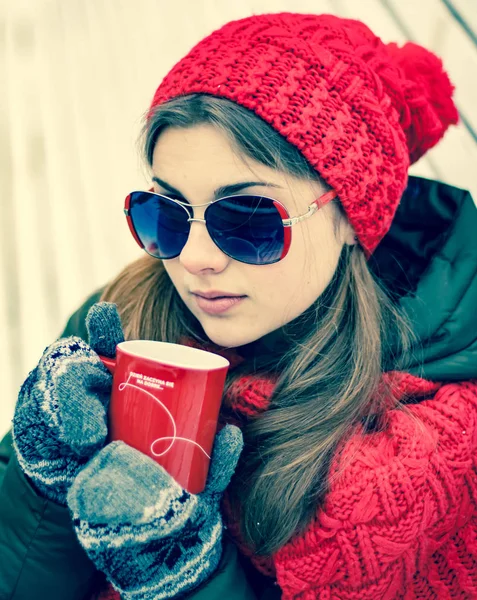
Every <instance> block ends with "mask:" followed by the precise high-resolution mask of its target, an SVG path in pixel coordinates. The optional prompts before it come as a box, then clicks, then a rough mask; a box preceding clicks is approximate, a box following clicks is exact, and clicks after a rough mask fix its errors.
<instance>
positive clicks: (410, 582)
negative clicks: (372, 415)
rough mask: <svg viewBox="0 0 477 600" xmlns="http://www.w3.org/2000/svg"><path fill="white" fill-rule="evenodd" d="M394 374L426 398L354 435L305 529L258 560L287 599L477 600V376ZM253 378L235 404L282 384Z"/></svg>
mask: <svg viewBox="0 0 477 600" xmlns="http://www.w3.org/2000/svg"><path fill="white" fill-rule="evenodd" d="M385 378H387V379H388V382H391V383H392V389H393V395H394V397H395V399H397V400H400V399H404V398H407V399H409V398H414V399H415V400H416V399H419V402H417V403H413V404H409V405H408V406H407V411H402V410H400V409H391V410H389V411H388V423H389V425H388V427H387V429H386V430H385V431H382V432H378V433H373V434H368V435H366V436H361V435H360V434H359V432H358V433H357V434H356V435H354V436H353V437H352V438H350V439H349V440H348V441H347V442H346V443H345V444H344V445H343V447H342V448H341V450H340V452H338V453H337V454H336V456H335V458H334V460H333V462H332V465H331V470H330V475H333V474H334V473H338V472H339V473H341V475H340V477H338V478H337V479H336V480H335V479H333V483H332V484H331V488H330V492H329V493H328V496H327V498H326V500H325V503H324V506H323V507H322V508H321V509H320V510H319V511H317V514H316V517H315V519H314V520H313V522H312V523H311V524H310V525H309V527H308V529H307V531H306V532H305V534H304V535H303V536H301V537H299V538H296V539H294V540H292V541H290V542H289V543H287V544H286V545H285V546H284V547H283V548H282V549H280V550H279V551H278V552H277V553H276V554H275V555H274V556H273V557H271V558H270V559H269V560H263V559H261V560H258V559H257V558H256V557H253V556H252V557H251V559H252V562H253V563H254V564H255V566H256V567H257V569H258V570H260V571H262V572H264V573H267V574H273V575H275V576H276V578H277V581H278V584H279V585H280V587H281V589H282V591H283V598H284V600H287V599H292V598H293V599H294V600H298V599H300V600H315V599H320V600H338V599H339V600H355V599H356V600H358V599H359V600H366V599H368V598H369V599H372V600H391V599H393V600H394V599H405V600H411V599H412V600H414V599H418V598H422V599H424V598H425V599H431V598H432V599H436V600H445V599H451V598H452V599H453V598H459V599H472V598H475V599H477V518H476V517H477V511H476V508H477V460H476V446H477V381H472V382H465V383H451V384H440V383H433V382H429V381H426V380H424V379H419V378H417V377H414V376H411V375H408V374H405V373H396V372H393V373H388V374H386V375H385ZM242 383H243V382H242ZM245 383H246V384H247V385H246V386H245V387H244V389H242V392H241V394H240V397H239V398H238V399H237V400H236V402H235V408H236V410H237V411H238V412H241V413H242V414H245V415H247V416H252V415H256V414H258V413H260V412H262V411H263V410H266V408H267V406H268V398H269V396H270V394H271V392H272V390H273V384H271V383H270V382H264V381H258V382H257V381H253V380H248V381H246V382H245ZM224 505H225V508H227V503H224ZM226 513H227V511H226ZM226 521H227V514H226ZM227 524H228V526H229V530H230V532H231V533H232V535H236V536H237V543H238V545H239V547H240V548H241V550H242V551H243V552H244V553H246V554H248V555H250V553H248V552H247V549H246V548H244V547H243V546H242V545H241V544H240V540H239V536H238V531H237V527H236V525H235V524H234V523H233V522H228V523H227ZM110 591H111V590H110ZM102 597H103V598H106V597H109V598H112V597H114V595H109V596H102ZM116 598H117V596H116Z"/></svg>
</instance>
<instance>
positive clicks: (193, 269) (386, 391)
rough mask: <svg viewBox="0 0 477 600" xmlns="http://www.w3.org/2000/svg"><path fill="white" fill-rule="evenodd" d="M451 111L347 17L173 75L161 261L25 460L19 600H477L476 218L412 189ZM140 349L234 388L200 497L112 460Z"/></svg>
mask: <svg viewBox="0 0 477 600" xmlns="http://www.w3.org/2000/svg"><path fill="white" fill-rule="evenodd" d="M451 96H452V86H451V84H450V82H449V80H448V78H447V75H446V74H445V73H444V71H443V70H442V64H441V62H440V61H439V59H438V58H437V57H435V56H434V55H433V54H431V53H430V52H427V51H426V50H424V49H423V48H421V47H419V46H416V45H414V44H406V45H405V46H404V47H403V48H400V49H399V48H397V46H396V45H394V44H390V45H384V44H383V43H382V42H381V41H380V40H379V39H378V38H377V37H375V36H374V35H373V34H372V33H371V31H370V30H369V29H368V28H367V27H366V26H365V25H363V24H362V23H359V22H356V21H350V20H345V19H340V18H337V17H333V16H326V15H321V16H317V15H299V14H290V13H281V14H269V15H268V14H267V15H260V16H253V17H249V18H246V19H242V20H239V21H235V22H231V23H228V24H227V25H225V26H224V27H222V28H221V29H219V30H218V31H215V32H213V33H212V34H211V35H210V36H208V37H207V38H205V39H204V40H202V41H201V42H200V43H199V44H198V45H197V46H196V47H194V48H193V49H192V50H191V52H190V53H189V54H188V55H187V56H186V57H185V58H184V59H182V60H181V61H180V62H179V63H178V64H177V65H176V66H175V67H174V68H173V69H172V70H171V72H170V73H169V74H168V75H167V76H166V77H165V79H164V80H163V81H162V83H161V84H160V86H159V88H158V90H157V92H156V94H155V96H154V99H153V102H152V105H151V107H150V110H149V111H148V114H147V118H146V123H145V128H144V138H143V139H144V152H145V157H146V160H147V162H148V164H149V166H150V169H151V185H152V186H153V187H152V188H151V190H150V191H147V192H145V191H144V192H140V191H135V192H132V193H131V194H129V195H128V197H127V199H126V213H127V219H128V222H129V225H130V228H131V232H132V234H133V236H134V237H135V239H136V241H137V242H138V243H139V244H140V245H141V246H142V247H143V248H144V249H145V250H146V252H147V254H148V255H147V256H144V257H143V258H142V259H140V260H138V261H137V262H135V263H134V264H132V265H130V266H128V267H127V268H126V269H125V270H124V271H123V272H122V273H121V274H120V275H119V276H118V277H117V278H116V279H115V280H114V281H112V282H111V283H110V284H109V285H108V286H107V287H106V288H105V289H104V290H100V291H99V292H98V293H96V294H95V295H93V296H91V298H89V299H88V301H87V302H86V303H85V304H84V306H83V307H82V308H81V309H80V310H79V311H78V312H77V313H76V314H75V315H74V316H73V317H72V318H71V319H70V321H69V323H68V325H67V327H66V329H65V331H64V332H63V336H62V337H61V338H60V339H59V340H57V341H56V342H55V343H54V344H53V345H52V346H50V347H49V348H47V349H46V350H45V353H44V355H43V357H42V359H41V360H40V362H39V364H38V366H37V367H36V369H35V370H34V371H32V373H30V375H29V377H28V379H27V380H26V382H25V383H24V385H23V386H22V389H21V391H20V395H19V400H18V403H17V408H16V412H15V417H14V422H13V437H12V436H10V437H8V438H7V439H5V440H4V442H3V446H2V448H3V450H2V452H3V454H0V456H3V463H4V465H5V467H4V470H5V473H4V476H3V485H2V488H1V495H2V496H1V504H0V507H1V510H0V597H1V598H2V599H3V598H15V600H20V599H23V598H39V597H41V598H62V599H63V600H67V599H69V598H75V599H76V598H81V599H82V598H91V597H98V596H100V597H102V598H106V597H110V598H113V597H114V598H118V597H119V595H120V596H121V598H126V599H133V598H134V599H137V600H149V599H159V598H174V597H177V598H179V597H190V598H199V599H200V598H207V599H214V598H219V597H220V598H251V599H252V598H279V597H283V598H289V599H291V598H293V599H298V598H300V599H303V600H305V599H306V600H311V599H315V598H320V599H325V598H326V599H340V600H343V599H345V598H346V599H351V598H359V599H361V600H362V599H366V598H373V599H374V600H376V599H385V598H386V599H395V598H396V599H397V598H408V599H411V598H439V599H444V598H477V523H476V506H477V476H476V472H477V471H476V469H477V464H476V445H477V381H476V379H475V378H477V327H476V317H475V306H476V305H477V279H476V278H475V272H476V269H477V244H476V238H475V230H476V226H477V211H476V209H475V205H474V204H473V202H472V199H471V198H470V196H469V194H468V193H467V192H465V191H462V190H459V189H456V188H452V187H450V186H447V185H444V184H441V183H438V182H432V181H428V180H424V179H420V178H408V175H407V171H408V167H409V165H410V163H412V162H414V161H416V160H417V159H418V158H419V157H420V156H422V155H423V154H424V153H425V152H426V150H428V149H429V148H431V147H432V146H433V145H434V144H435V143H437V142H438V140H439V139H440V138H441V137H442V135H443V134H444V132H445V130H446V129H447V127H448V126H449V125H450V124H454V123H456V122H457V111H456V109H455V106H454V104H453V102H452V99H451ZM71 336H73V337H71ZM124 337H125V338H126V339H135V338H141V339H155V340H165V341H170V342H176V343H183V344H189V345H195V346H198V347H203V348H206V349H209V350H212V351H215V352H218V353H222V354H224V355H226V356H227V357H228V358H229V359H230V361H231V368H230V371H229V375H228V380H227V385H226V389H225V393H224V399H223V409H222V413H221V422H222V423H221V424H222V425H223V427H222V428H221V429H220V432H219V433H218V435H217V438H216V442H215V446H214V454H213V457H212V463H211V471H210V473H209V479H208V483H207V487H206V490H205V491H204V492H203V493H201V494H199V495H193V494H188V493H187V492H185V491H184V490H182V489H181V488H180V486H178V484H176V483H175V482H174V481H173V480H172V478H171V477H170V476H169V475H167V473H165V472H164V471H163V469H162V468H161V467H159V466H158V465H157V464H156V463H154V462H153V461H152V460H150V459H149V458H147V457H145V456H143V455H142V454H140V453H139V452H137V451H135V450H133V449H132V448H130V447H128V446H126V445H125V444H123V443H121V442H115V443H109V444H108V443H107V425H106V424H107V418H106V411H107V401H108V396H109V391H110V385H111V380H110V376H109V373H108V372H107V370H106V369H105V368H104V367H103V366H102V364H101V362H100V360H99V358H98V355H97V354H98V353H99V354H106V355H113V354H114V349H115V346H116V344H117V343H118V342H120V341H121V340H122V339H124ZM101 573H102V574H104V575H101Z"/></svg>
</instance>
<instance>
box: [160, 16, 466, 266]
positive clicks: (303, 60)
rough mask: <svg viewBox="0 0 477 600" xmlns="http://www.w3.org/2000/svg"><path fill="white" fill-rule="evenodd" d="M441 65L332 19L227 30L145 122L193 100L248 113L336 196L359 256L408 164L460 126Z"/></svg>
mask: <svg viewBox="0 0 477 600" xmlns="http://www.w3.org/2000/svg"><path fill="white" fill-rule="evenodd" d="M452 92H453V86H452V84H451V83H450V81H449V78H448V76H447V74H446V73H445V72H444V70H443V66H442V62H441V60H440V59H439V58H438V57H437V56H435V55H434V54H432V53H431V52H429V51H428V50H426V49H424V48H422V47H420V46H418V45H416V44H413V43H407V44H405V45H404V46H403V47H402V48H398V46H397V45H396V44H387V45H386V44H384V43H383V42H382V41H381V40H380V39H379V38H378V37H377V36H375V35H374V34H373V33H372V32H371V30H370V29H369V28H368V27H367V26H366V25H364V24H363V23H360V22H359V21H354V20H350V19H342V18H340V17H336V16H333V15H310V14H295V13H276V14H263V15H254V16H251V17H247V18H244V19H240V20H237V21H232V22H229V23H227V24H226V25H224V26H223V27H221V28H220V29H217V30H216V31H214V32H212V33H211V34H210V35H209V36H207V37H206V38H204V39H203V40H202V41H200V42H199V43H198V44H197V45H196V46H195V47H194V48H192V50H191V51H190V52H189V53H188V54H187V55H186V56H185V57H184V58H183V59H182V60H180V61H179V62H178V63H177V64H176V65H175V66H174V67H173V68H172V69H171V71H170V72H169V73H168V74H167V75H166V77H165V78H164V79H163V81H162V83H161V84H160V85H159V87H158V89H157V91H156V93H155V95H154V98H153V101H152V104H151V107H150V112H149V114H150V115H151V114H152V112H153V109H154V108H155V107H156V106H157V105H159V104H163V103H164V102H167V101H168V100H171V99H172V98H174V97H177V96H183V95H189V94H195V93H203V94H211V95H213V96H217V97H221V98H227V99H228V100H231V101H232V102H236V103H237V104H240V105H241V106H243V107H245V108H247V109H249V110H251V111H253V112H254V113H255V114H256V115H258V116H259V117H260V118H262V119H263V120H264V121H266V122H267V123H268V124H269V125H271V126H272V127H273V128H274V129H275V130H276V131H278V132H279V133H280V134H281V135H282V136H283V137H284V138H286V140H288V142H290V143H291V144H293V145H294V146H296V148H298V150H299V151H300V152H301V153H302V155H303V156H304V157H305V158H306V159H307V161H308V162H309V163H310V165H311V166H312V167H313V168H314V169H315V170H316V171H317V173H318V174H319V175H320V176H321V177H322V179H323V180H324V181H326V183H327V184H328V185H330V186H331V187H332V188H333V189H334V190H336V192H337V194H338V197H339V199H340V201H341V204H342V206H343V208H344V209H345V211H346V213H347V216H348V219H349V221H350V223H351V225H352V226H353V227H354V230H355V233H356V235H357V236H358V239H359V241H360V243H361V245H362V247H363V248H364V250H365V252H366V255H367V256H369V255H371V253H372V252H373V250H374V249H375V248H376V246H377V245H378V243H379V241H380V240H381V239H382V238H383V237H384V235H385V234H386V232H387V231H388V229H389V227H390V226H391V222H392V219H393V217H394V214H395V212H396V209H397V206H398V204H399V201H400V199H401V196H402V193H403V192H404V190H405V188H406V184H407V171H408V167H409V165H410V164H411V163H413V162H415V161H416V160H417V159H418V158H420V157H421V156H422V155H423V154H424V153H425V152H426V151H427V150H428V149H429V148H431V147H432V146H434V145H435V144H436V143H437V142H438V141H439V139H440V138H441V137H442V136H443V135H444V132H445V131H446V129H447V127H448V126H449V125H450V124H455V123H457V121H458V113H457V109H456V107H455V105H454V103H453V101H452Z"/></svg>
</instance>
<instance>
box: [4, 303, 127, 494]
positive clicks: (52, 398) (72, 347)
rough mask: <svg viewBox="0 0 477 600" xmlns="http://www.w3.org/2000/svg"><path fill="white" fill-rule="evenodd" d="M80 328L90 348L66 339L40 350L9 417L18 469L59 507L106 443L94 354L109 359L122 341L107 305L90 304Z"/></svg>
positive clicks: (105, 382) (103, 376) (101, 375)
mask: <svg viewBox="0 0 477 600" xmlns="http://www.w3.org/2000/svg"><path fill="white" fill-rule="evenodd" d="M86 326H87V329H88V334H89V344H90V345H88V344H86V343H85V342H84V341H83V340H82V339H81V338H79V337H76V336H72V337H68V338H60V339H59V340H57V341H56V342H54V343H53V344H51V346H48V347H47V348H46V350H45V351H44V353H43V356H42V357H41V359H40V361H39V363H38V365H37V366H36V367H35V368H34V369H33V370H32V371H31V372H30V374H29V375H28V377H27V379H26V380H25V382H24V384H23V385H22V387H21V389H20V393H19V395H18V402H17V405H16V408H15V414H14V417H13V445H14V449H15V453H16V456H17V458H18V462H19V464H20V467H21V468H22V470H23V472H24V473H25V474H26V475H27V477H29V479H30V481H31V483H32V484H33V486H34V487H35V488H36V489H37V490H38V492H39V493H40V494H42V495H43V496H44V497H46V498H49V499H50V500H53V501H54V502H56V503H58V504H63V505H66V494H67V492H68V489H69V487H70V485H71V484H72V482H73V480H74V478H75V477H76V475H77V474H78V472H79V471H80V469H81V468H82V467H83V466H84V465H85V464H86V463H87V462H88V460H90V458H91V457H92V456H93V455H94V454H95V453H96V452H98V450H100V449H101V448H102V447H103V446H104V444H105V443H106V437H107V421H106V410H107V407H108V403H109V397H110V393H111V384H112V377H111V374H110V373H109V371H108V369H106V367H105V366H104V365H103V363H102V362H101V361H100V359H99V357H98V354H103V355H105V356H109V357H112V356H114V354H115V348H116V345H117V344H118V343H120V342H122V341H123V340H124V336H123V331H122V327H121V322H120V319H119V315H118V313H117V309H116V305H115V304H112V303H110V302H100V303H97V304H95V305H94V306H92V307H91V308H90V310H89V312H88V315H87V317H86ZM97 353H98V354H97Z"/></svg>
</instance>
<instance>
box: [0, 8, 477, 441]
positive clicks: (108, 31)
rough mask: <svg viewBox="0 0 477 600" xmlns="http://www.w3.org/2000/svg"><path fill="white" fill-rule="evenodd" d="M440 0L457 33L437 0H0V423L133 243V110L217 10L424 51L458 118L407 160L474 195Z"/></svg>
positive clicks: (467, 64)
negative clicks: (319, 25)
mask: <svg viewBox="0 0 477 600" xmlns="http://www.w3.org/2000/svg"><path fill="white" fill-rule="evenodd" d="M446 1H447V0H446ZM447 4H448V2H447ZM452 5H453V8H454V9H455V10H457V11H458V13H459V14H460V16H461V17H463V19H464V21H465V23H466V26H467V27H468V29H470V30H468V31H467V32H466V31H465V27H462V24H459V22H458V20H456V18H455V15H454V16H453V15H452V14H451V12H450V11H449V6H446V3H445V2H443V1H442V0H418V1H416V0H359V1H358V0H228V1H226V0H194V1H193V0H174V1H173V2H171V0H67V1H65V0H14V1H12V0H10V1H8V0H0V86H1V88H0V90H1V93H0V382H1V387H0V435H1V434H3V433H4V432H5V431H6V430H7V429H8V428H9V426H10V420H11V417H12V414H13V407H14V402H15V400H16V395H17V391H18V388H19V386H20V384H21V382H22V381H23V380H24V378H25V377H26V375H27V373H28V371H29V370H30V369H31V368H33V367H34V365H35V364H36V362H37V361H38V358H39V357H40V355H41V353H42V351H43V349H44V348H45V346H47V345H48V344H50V343H51V342H52V341H53V339H54V338H56V337H57V336H58V334H59V333H60V332H61V330H62V328H63V326H64V324H65V322H66V319H67V317H68V316H69V315H70V314H71V313H72V312H73V311H74V310H75V309H76V308H77V307H78V306H79V305H80V304H81V303H82V301H83V300H84V298H85V297H86V296H87V295H88V294H89V293H91V292H92V291H93V290H94V289H96V288H97V287H99V286H100V285H103V284H104V283H106V282H107V281H108V280H109V279H110V278H111V277H113V276H114V275H115V274H116V273H117V272H118V271H119V270H120V269H121V268H122V267H123V266H124V265H125V264H127V263H128V262H129V261H131V260H132V259H134V258H136V257H137V256H138V255H139V253H140V251H139V250H138V249H137V248H136V245H135V242H134V241H133V239H132V237H131V236H130V234H129V231H128V229H127V225H126V221H125V219H124V216H123V211H122V208H123V199H124V197H125V195H126V194H127V193H128V192H129V191H130V190H132V189H134V188H136V189H137V188H143V187H144V186H145V185H146V183H147V181H146V179H145V176H144V174H143V171H142V169H141V165H140V160H139V158H138V156H137V152H136V147H135V140H136V137H137V134H138V132H139V127H140V119H141V116H142V114H143V112H144V111H145V110H146V109H147V107H148V105H149V102H150V100H151V98H152V96H153V93H154V91H155V89H156V87H157V85H158V84H159V82H160V80H161V78H162V77H163V76H164V75H165V74H166V73H167V72H168V70H169V69H170V68H171V67H172V66H173V64H174V63H175V62H176V61H177V60H179V59H180V58H181V57H182V56H183V55H184V54H185V53H186V52H187V51H188V50H189V49H190V48H191V47H192V45H194V44H195V43H196V42H197V41H199V40H200V39H201V38H202V37H204V36H205V35H207V34H208V33H210V32H211V31H212V30H213V29H216V28H217V27H220V26H221V25H222V24H224V23H226V22H227V21H229V20H231V19H236V18H241V17H245V16H248V15H251V14H254V13H255V14H257V13H262V12H280V11H296V12H315V13H319V12H331V13H334V14H339V15H342V16H348V17H352V18H359V19H361V20H363V21H364V22H365V23H367V24H368V25H369V26H370V27H371V28H372V29H373V30H374V31H375V33H377V34H378V35H380V36H381V37H382V38H383V39H384V40H385V41H397V42H404V41H405V40H406V39H414V41H417V42H419V43H421V44H423V45H425V46H427V47H428V48H430V49H432V50H434V51H435V52H436V53H437V54H439V55H440V56H441V57H442V58H443V59H444V63H445V65H446V67H447V69H448V71H449V73H450V75H451V78H452V80H453V81H454V83H455V85H456V87H457V92H456V99H457V103H458V106H459V109H460V111H461V112H462V115H463V117H464V121H465V123H462V124H461V125H460V126H459V127H457V128H453V130H452V131H450V132H449V133H448V134H447V137H446V139H445V140H444V141H443V142H442V143H441V144H440V145H439V146H438V147H437V148H435V149H434V150H432V151H431V152H430V153H429V155H428V157H427V158H425V159H422V160H421V161H420V162H419V163H418V164H417V165H416V166H415V167H414V168H413V172H414V173H416V174H421V175H424V176H428V177H436V178H441V179H442V180H444V181H447V182H449V183H452V184H455V185H458V186H460V187H465V188H468V189H470V190H472V191H473V195H474V198H477V143H476V140H475V134H474V136H473V135H472V130H473V131H474V132H475V131H477V46H476V44H475V42H476V40H475V32H477V3H476V0H452ZM472 30H473V32H474V39H473V36H472Z"/></svg>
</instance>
